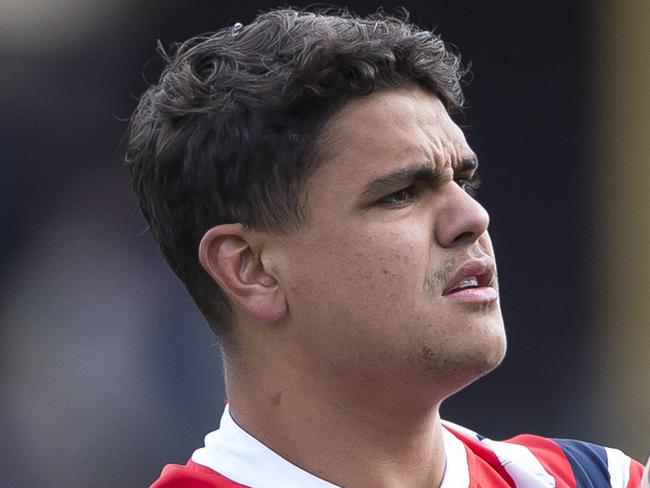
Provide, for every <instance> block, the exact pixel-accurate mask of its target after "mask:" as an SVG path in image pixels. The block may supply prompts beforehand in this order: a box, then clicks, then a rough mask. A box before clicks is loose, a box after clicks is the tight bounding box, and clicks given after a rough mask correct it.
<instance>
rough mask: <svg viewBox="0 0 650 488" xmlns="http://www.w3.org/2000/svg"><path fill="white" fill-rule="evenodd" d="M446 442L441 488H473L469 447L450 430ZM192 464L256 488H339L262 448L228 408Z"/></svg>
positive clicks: (445, 431) (195, 454) (206, 437)
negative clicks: (469, 471)
mask: <svg viewBox="0 0 650 488" xmlns="http://www.w3.org/2000/svg"><path fill="white" fill-rule="evenodd" d="M443 439H444V444H445V453H446V456H447V462H446V468H445V475H444V479H443V481H442V484H441V487H440V488H463V487H467V486H469V473H468V470H467V457H466V452H465V446H464V445H463V443H462V442H461V441H460V440H458V439H457V438H456V437H455V436H454V435H453V434H451V433H450V432H449V431H448V430H447V429H446V428H443ZM192 461H194V462H195V463H197V464H200V465H202V466H205V467H207V468H210V469H212V470H213V471H216V472H217V473H219V474H221V475H223V476H225V477H226V478H229V479H231V480H232V481H235V482H237V483H240V484H242V485H246V486H250V487H254V488H278V487H282V488H339V487H338V486H337V485H334V484H332V483H330V482H329V481H325V480H323V479H321V478H318V477H317V476H314V475H313V474H311V473H309V472H307V471H305V470H304V469H302V468H300V467H298V466H296V465H295V464H292V463H291V462H290V461H288V460H287V459H285V458H283V457H282V456H280V455H279V454H277V453H276V452H274V451H272V450H271V449H269V448H268V447H267V446H265V445H264V444H262V442H260V441H259V440H257V439H256V438H255V437H253V436H252V435H250V434H249V433H248V432H246V431H245V430H244V429H242V428H241V427H240V426H239V425H238V424H237V423H236V422H235V421H234V419H233V418H232V416H231V415H230V409H229V408H228V405H226V408H225V409H224V411H223V415H222V416H221V423H220V424H219V429H218V430H215V431H213V432H210V433H209V434H208V435H207V436H205V446H204V447H202V448H200V449H197V450H196V451H194V454H193V455H192Z"/></svg>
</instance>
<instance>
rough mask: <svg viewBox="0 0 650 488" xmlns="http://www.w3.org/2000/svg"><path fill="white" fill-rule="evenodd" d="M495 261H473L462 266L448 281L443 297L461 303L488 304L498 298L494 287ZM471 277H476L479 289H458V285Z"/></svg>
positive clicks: (486, 259)
mask: <svg viewBox="0 0 650 488" xmlns="http://www.w3.org/2000/svg"><path fill="white" fill-rule="evenodd" d="M494 275H495V266H494V261H493V260H492V259H490V258H483V259H472V260H469V261H467V262H465V263H464V264H463V265H462V266H460V267H459V268H458V269H457V270H456V272H455V273H454V274H453V275H452V276H451V278H450V279H449V280H448V281H447V285H446V287H445V289H444V291H443V292H442V295H443V296H445V297H449V298H454V299H457V300H461V301H470V302H487V301H494V300H496V299H497V298H498V293H497V291H496V289H495V288H494V285H493V279H494ZM470 276H476V279H477V280H478V287H476V288H463V289H457V286H458V284H459V283H460V282H461V281H462V280H464V279H465V278H468V277H470Z"/></svg>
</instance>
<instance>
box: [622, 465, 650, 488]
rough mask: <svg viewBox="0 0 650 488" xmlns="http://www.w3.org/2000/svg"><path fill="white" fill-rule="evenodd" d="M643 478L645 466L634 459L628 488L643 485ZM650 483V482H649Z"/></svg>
mask: <svg viewBox="0 0 650 488" xmlns="http://www.w3.org/2000/svg"><path fill="white" fill-rule="evenodd" d="M642 477H643V464H641V463H640V462H639V461H635V460H634V459H632V462H631V463H630V481H628V482H627V487H626V488H637V487H638V486H640V485H641V478H642ZM649 481H650V480H649Z"/></svg>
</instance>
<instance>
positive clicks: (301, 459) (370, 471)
mask: <svg viewBox="0 0 650 488" xmlns="http://www.w3.org/2000/svg"><path fill="white" fill-rule="evenodd" d="M324 135H325V136H326V140H327V141H329V142H328V145H329V146H330V147H331V148H332V149H331V150H330V154H329V156H328V157H327V158H326V159H327V160H326V161H325V162H324V163H323V164H322V166H321V167H320V168H319V169H318V170H317V172H316V173H315V175H314V176H313V177H312V178H311V180H310V182H309V184H308V188H307V189H306V191H307V193H306V195H307V201H308V214H309V215H308V222H307V223H306V225H305V226H304V228H303V229H301V230H300V231H297V232H293V233H291V234H288V235H282V236H278V235H270V234H266V233H261V232H255V231H252V230H247V229H244V228H243V227H242V226H241V225H239V224H228V225H222V226H217V227H215V228H213V229H211V230H210V231H208V233H206V236H205V237H204V239H203V241H202V243H201V249H200V258H201V262H202V264H203V265H204V267H205V269H206V270H207V271H208V272H209V273H210V274H211V275H212V276H213V278H214V279H215V280H216V281H217V282H218V283H219V284H220V285H221V286H222V288H223V289H224V290H225V291H226V292H227V293H228V295H229V296H230V298H231V299H232V300H233V302H234V303H235V304H236V307H237V311H236V315H237V320H238V329H237V331H238V332H237V344H238V347H237V351H236V353H231V354H227V357H226V361H225V364H226V387H227V393H228V398H229V402H230V408H231V412H232V414H233V417H234V418H235V420H236V421H237V422H238V423H239V424H240V425H241V426H242V427H243V428H244V429H245V430H247V431H248V432H249V433H251V434H252V435H254V436H255V437H257V438H258V439H259V440H261V441H262V442H264V443H265V444H266V445H268V446H269V447H271V448H272V449H273V450H275V451H276V452H277V453H279V454H280V455H282V456H284V457H285V458H287V459H289V460H290V461H292V462H293V463H295V464H297V465H298V466H301V467H302V468H303V469H306V470H307V471H310V472H311V473H313V474H315V475H317V476H320V477H321V478H324V479H327V480H328V481H331V482H332V483H335V484H338V485H341V486H346V487H349V486H352V487H366V486H367V487H397V486H399V487H424V486H427V487H431V486H438V485H439V484H440V482H441V479H442V476H443V472H444V464H445V460H444V448H443V445H442V430H441V426H440V419H439V415H438V409H439V406H440V404H441V402H442V401H443V400H444V399H445V398H446V397H448V396H449V395H451V394H453V393H454V392H456V391H457V390H459V389H460V388H462V387H464V386H465V385H467V384H468V383H470V382H472V381H474V380H475V379H477V378H478V377H480V376H481V375H483V374H485V373H487V372H488V371H490V370H491V369H493V368H494V367H496V366H497V365H498V364H499V362H500V361H501V360H502V358H503V355H504V353H505V349H506V341H505V335H504V330H503V321H502V317H501V311H500V307H499V302H498V300H494V301H489V302H481V303H476V302H471V301H466V300H465V301H464V300H459V299H454V298H452V297H450V296H445V295H443V290H444V289H445V286H447V285H448V284H449V280H450V278H451V276H452V275H453V273H454V272H456V271H457V270H458V268H459V267H460V266H461V265H463V264H464V263H466V262H467V261H468V260H470V259H472V258H479V259H485V258H490V259H491V258H493V250H492V244H491V241H490V238H489V235H488V232H487V227H488V223H489V218H488V214H487V212H486V211H485V209H483V207H482V206H481V205H480V204H478V203H477V202H476V200H474V199H473V198H472V197H471V196H470V195H469V194H468V192H467V191H466V181H467V180H468V179H470V178H471V177H472V174H473V170H474V168H472V165H471V164H469V163H468V162H471V161H473V160H474V159H475V155H474V153H473V152H472V150H471V149H470V147H469V146H468V144H467V142H466V140H465V137H464V135H463V133H462V131H461V130H460V129H459V128H458V126H457V125H455V124H454V123H453V121H452V120H451V119H450V117H449V116H448V114H447V112H446V110H445V108H444V106H443V104H442V103H441V102H440V100H439V99H438V98H437V97H436V96H434V95H433V94H431V93H428V92H425V91H423V90H421V89H418V88H403V89H390V90H383V91H379V92H375V93H373V94H371V95H369V96H366V97H360V98H356V99H353V100H351V101H350V102H348V103H347V105H346V106H344V107H343V109H341V111H340V112H339V113H338V114H337V116H336V117H335V118H334V119H333V120H332V121H331V122H330V124H329V125H328V127H327V128H326V129H325V134H324ZM386 175H393V176H392V177H390V178H387V177H386ZM373 182H374V183H373ZM492 287H494V288H496V287H497V285H496V278H495V279H494V280H493V282H492Z"/></svg>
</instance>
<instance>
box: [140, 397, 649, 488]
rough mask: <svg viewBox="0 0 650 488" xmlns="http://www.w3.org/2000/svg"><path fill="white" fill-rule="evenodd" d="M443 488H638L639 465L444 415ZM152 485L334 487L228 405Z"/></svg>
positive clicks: (613, 454) (606, 451)
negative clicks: (254, 431)
mask: <svg viewBox="0 0 650 488" xmlns="http://www.w3.org/2000/svg"><path fill="white" fill-rule="evenodd" d="M443 440H444V447H445V456H446V465H445V472H444V476H443V480H442V484H441V488H550V487H556V488H602V487H612V488H638V487H639V486H640V483H641V476H642V473H643V466H642V465H641V464H640V463H638V462H637V461H634V460H632V459H630V458H629V457H628V456H626V455H625V454H623V453H622V452H621V451H619V450H617V449H611V448H607V447H600V446H597V445H595V444H590V443H587V442H581V441H576V440H567V439H547V438H544V437H539V436H535V435H528V434H525V435H519V436H517V437H513V438H512V439H509V440H506V441H493V440H490V439H487V438H485V437H482V436H480V435H478V434H477V433H475V432H473V431H471V430H469V429H466V428H464V427H461V426H459V425H455V424H453V423H450V422H445V421H443ZM151 488H337V485H334V484H332V483H330V482H329V481H326V480H323V479H321V478H318V477H317V476H315V475H313V474H311V473H308V472H307V471H304V470H303V469H301V468H300V467H298V466H296V465H294V464H292V463H291V462H290V461H288V460H286V459H284V458H283V457H281V456H280V455H278V454H277V453H275V452H274V451H273V450H271V449H269V448H268V447H267V446H265V445H264V444H263V443H262V442H260V441H258V440H257V439H256V438H255V437H253V436H251V435H250V434H248V433H247V432H246V431H245V430H244V429H242V428H241V427H240V426H239V425H237V423H236V422H235V421H234V420H233V418H232V417H231V415H230V412H229V409H228V406H226V408H225V410H224V413H223V416H222V418H221V423H220V426H219V429H217V430H215V431H214V432H211V433H209V434H208V435H207V436H206V437H205V445H204V447H202V448H200V449H197V450H196V451H195V452H194V454H193V455H192V457H191V459H190V460H189V461H188V462H187V463H186V464H185V465H174V464H170V465H167V466H165V467H164V468H163V471H162V473H161V475H160V478H159V479H158V480H157V481H156V482H154V484H153V485H151Z"/></svg>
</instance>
